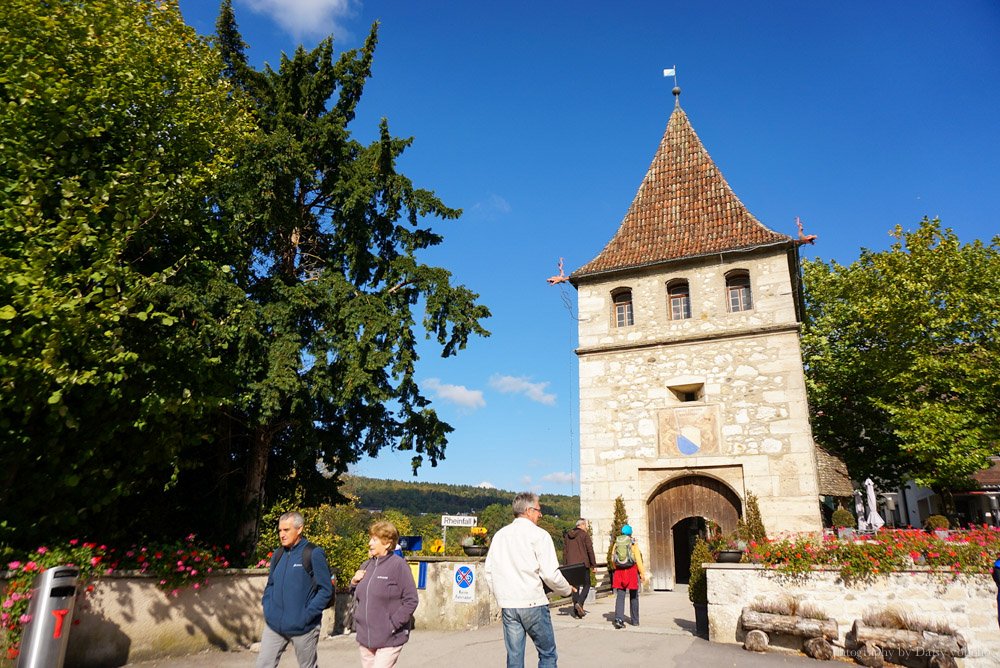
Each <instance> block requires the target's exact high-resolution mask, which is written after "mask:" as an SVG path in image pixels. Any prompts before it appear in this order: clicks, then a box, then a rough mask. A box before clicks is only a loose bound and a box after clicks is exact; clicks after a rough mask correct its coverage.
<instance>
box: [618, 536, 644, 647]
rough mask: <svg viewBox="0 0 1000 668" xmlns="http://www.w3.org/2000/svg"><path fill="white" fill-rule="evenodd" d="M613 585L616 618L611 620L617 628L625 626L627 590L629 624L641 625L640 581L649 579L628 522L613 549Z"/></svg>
mask: <svg viewBox="0 0 1000 668" xmlns="http://www.w3.org/2000/svg"><path fill="white" fill-rule="evenodd" d="M610 566H611V568H613V569H614V572H613V573H612V575H611V587H612V588H613V589H614V590H615V618H614V620H613V621H612V622H611V624H612V626H614V627H615V628H616V629H623V628H625V592H626V591H628V596H629V613H630V617H629V624H631V625H632V626H639V581H640V580H642V582H645V581H646V580H647V576H646V567H645V566H644V565H643V563H642V553H641V552H640V551H639V546H638V545H636V544H635V539H634V538H633V537H632V527H631V526H629V525H628V524H626V525H625V526H623V527H622V532H621V535H620V536H618V537H616V538H615V543H614V546H613V548H612V550H611V564H610Z"/></svg>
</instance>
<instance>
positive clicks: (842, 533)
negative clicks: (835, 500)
mask: <svg viewBox="0 0 1000 668" xmlns="http://www.w3.org/2000/svg"><path fill="white" fill-rule="evenodd" d="M832 520H833V528H834V529H836V530H837V536H838V537H839V538H842V539H843V538H852V537H853V536H854V527H855V526H856V524H855V522H856V520H855V519H854V515H852V514H851V511H850V510H848V509H847V508H844V507H843V506H837V509H836V510H835V511H833V517H832Z"/></svg>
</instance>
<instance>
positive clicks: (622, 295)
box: [611, 269, 753, 327]
mask: <svg viewBox="0 0 1000 668" xmlns="http://www.w3.org/2000/svg"><path fill="white" fill-rule="evenodd" d="M666 289H667V314H668V316H669V317H670V319H671V320H687V319H688V318H690V317H691V287H690V285H689V284H688V281H687V280H686V279H683V278H677V279H673V280H671V281H668V282H667V285H666ZM611 303H612V314H611V315H612V322H613V323H614V326H615V327H631V326H632V325H634V324H635V313H634V310H633V307H632V290H631V289H629V288H616V289H615V290H612V292H611ZM752 308H753V294H752V291H751V289H750V272H749V271H747V270H746V269H734V270H732V271H730V272H727V273H726V309H727V310H728V311H729V312H730V313H738V312H740V311H749V310H750V309H752Z"/></svg>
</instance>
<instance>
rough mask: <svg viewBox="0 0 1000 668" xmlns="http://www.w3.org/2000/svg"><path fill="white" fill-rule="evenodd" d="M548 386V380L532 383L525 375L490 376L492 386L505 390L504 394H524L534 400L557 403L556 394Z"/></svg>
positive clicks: (546, 403)
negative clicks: (547, 388)
mask: <svg viewBox="0 0 1000 668" xmlns="http://www.w3.org/2000/svg"><path fill="white" fill-rule="evenodd" d="M548 386H549V383H548V382H544V383H532V382H531V381H530V380H529V379H528V378H527V377H525V376H501V375H500V374H494V375H493V376H492V377H491V378H490V387H492V388H493V389H494V390H497V391H499V392H503V393H504V394H523V395H524V396H526V397H528V398H529V399H531V400H532V401H537V402H538V403H540V404H545V405H546V406H552V405H554V404H555V403H556V395H554V394H549V393H547V392H546V391H545V388H546V387H548Z"/></svg>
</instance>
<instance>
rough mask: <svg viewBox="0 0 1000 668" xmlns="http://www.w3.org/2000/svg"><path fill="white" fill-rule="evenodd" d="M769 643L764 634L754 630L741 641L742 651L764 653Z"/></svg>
mask: <svg viewBox="0 0 1000 668" xmlns="http://www.w3.org/2000/svg"><path fill="white" fill-rule="evenodd" d="M770 642H771V641H770V640H769V639H768V637H767V634H766V633H764V632H763V631H761V630H759V629H754V630H753V631H750V632H749V633H748V634H747V637H746V638H744V639H743V649H745V650H749V651H751V652H766V651H767V646H768V644H770Z"/></svg>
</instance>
